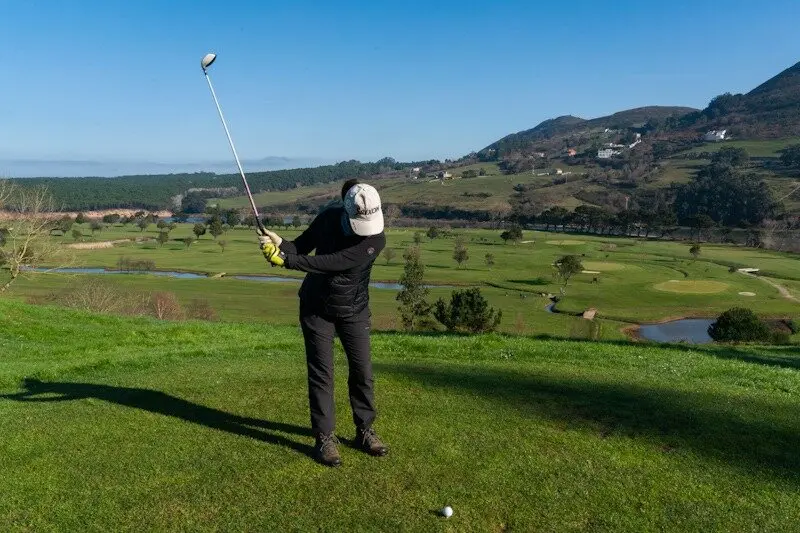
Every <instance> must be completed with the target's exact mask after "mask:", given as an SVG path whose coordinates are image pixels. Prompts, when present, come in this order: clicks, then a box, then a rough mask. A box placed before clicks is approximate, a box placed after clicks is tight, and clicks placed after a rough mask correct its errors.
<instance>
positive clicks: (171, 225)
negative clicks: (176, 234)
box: [167, 222, 178, 233]
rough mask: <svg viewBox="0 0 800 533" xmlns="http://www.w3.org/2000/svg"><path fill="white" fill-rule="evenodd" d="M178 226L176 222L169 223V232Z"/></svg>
mask: <svg viewBox="0 0 800 533" xmlns="http://www.w3.org/2000/svg"><path fill="white" fill-rule="evenodd" d="M177 227H178V224H176V223H175V222H170V223H169V224H167V233H169V232H170V231H172V230H174V229H175V228H177Z"/></svg>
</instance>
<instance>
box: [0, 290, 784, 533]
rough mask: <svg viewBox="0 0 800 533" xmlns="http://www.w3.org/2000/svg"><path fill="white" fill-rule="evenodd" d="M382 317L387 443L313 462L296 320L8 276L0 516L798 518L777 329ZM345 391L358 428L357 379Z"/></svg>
mask: <svg viewBox="0 0 800 533" xmlns="http://www.w3.org/2000/svg"><path fill="white" fill-rule="evenodd" d="M373 339H374V343H373V351H374V361H375V363H374V366H375V371H376V379H377V383H378V397H377V400H378V405H379V409H380V416H379V418H378V421H377V424H376V425H377V429H378V430H379V432H380V433H381V435H382V436H383V437H384V438H385V439H386V440H387V441H388V442H389V444H390V445H391V446H392V451H391V453H390V455H389V456H388V457H386V458H382V459H375V458H371V457H367V456H366V455H364V454H362V453H359V452H357V451H356V450H354V449H352V448H351V447H350V446H348V445H346V444H345V445H343V446H342V447H341V451H342V455H343V458H344V465H343V466H342V467H341V468H340V469H325V468H323V467H321V466H319V465H316V464H314V463H313V462H312V461H311V459H310V458H309V457H308V455H309V451H310V448H311V445H312V443H313V436H312V435H310V434H309V431H308V430H307V429H306V428H307V424H308V412H307V410H308V406H307V404H306V391H305V387H306V378H305V371H306V370H305V364H304V363H303V359H302V357H301V354H302V353H303V346H302V340H301V338H300V335H299V332H298V331H297V328H296V327H271V326H265V325H252V326H251V325H242V324H224V325H223V324H208V323H197V322H192V323H174V322H159V321H155V320H146V319H125V318H117V317H108V316H100V315H91V314H87V313H83V312H76V311H69V310H63V309H57V308H48V307H32V306H27V305H23V304H17V303H11V302H8V301H5V300H2V299H0V347H2V353H1V354H0V355H1V356H0V434H2V436H3V437H2V445H0V454H2V457H3V459H4V460H3V461H0V478H2V479H3V490H2V491H0V530H2V531H4V532H5V531H8V532H13V531H76V530H80V531H86V530H91V531H118V530H131V531H134V530H135V531H175V530H193V531H273V530H279V531H288V530H293V531H310V530H315V531H316V530H324V531H434V530H438V529H441V528H445V529H447V528H452V529H453V530H458V531H508V530H512V529H513V530H514V531H517V530H519V531H538V530H549V529H552V528H553V525H554V524H560V525H565V526H571V527H569V529H575V530H602V531H673V530H674V531H687V530H703V531H732V530H735V531H788V530H791V529H792V528H794V526H795V525H796V524H797V523H798V519H800V515H798V509H800V493H798V491H797V487H798V485H799V484H800V474H799V472H800V457H799V456H798V455H797V454H796V453H794V450H795V448H796V443H797V440H798V438H800V418H798V417H797V412H798V410H799V409H800V372H799V371H798V366H800V363H798V359H797V357H796V356H793V355H792V354H791V352H790V351H788V350H785V349H780V348H758V347H730V348H725V347H718V348H702V347H692V349H686V348H685V347H680V346H674V347H669V346H647V345H627V344H624V345H618V344H601V343H587V342H562V341H547V340H534V339H530V338H524V337H516V338H514V337H507V336H501V335H472V336H468V337H466V336H440V337H431V336H419V335H406V334H397V333H385V334H374V335H373ZM338 362H340V361H339V359H338V356H337V368H336V374H337V380H341V381H339V383H344V381H345V380H346V378H347V370H346V365H338ZM666 375H668V376H670V379H665V376H666ZM23 378H25V379H24V381H22V379H23ZM337 404H338V407H339V409H338V412H339V413H340V415H339V416H340V426H339V428H338V432H339V434H340V435H342V436H343V437H348V438H349V437H350V436H351V435H352V434H353V429H352V426H351V424H350V423H349V420H348V418H349V415H348V412H349V410H348V408H347V396H346V387H338V388H337ZM532 480H535V482H532ZM364 494H372V495H380V497H375V498H364ZM698 502H702V505H700V504H698ZM445 505H451V506H452V507H453V508H454V510H455V514H454V516H453V517H452V518H451V519H449V520H447V521H444V519H442V518H440V517H438V516H437V515H436V510H438V509H441V508H442V507H443V506H445ZM676 517H679V518H676ZM676 520H677V522H676Z"/></svg>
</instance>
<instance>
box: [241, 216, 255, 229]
mask: <svg viewBox="0 0 800 533" xmlns="http://www.w3.org/2000/svg"><path fill="white" fill-rule="evenodd" d="M242 224H244V225H245V226H247V227H248V228H254V227H255V226H256V217H255V215H247V216H246V217H244V221H243V222H242Z"/></svg>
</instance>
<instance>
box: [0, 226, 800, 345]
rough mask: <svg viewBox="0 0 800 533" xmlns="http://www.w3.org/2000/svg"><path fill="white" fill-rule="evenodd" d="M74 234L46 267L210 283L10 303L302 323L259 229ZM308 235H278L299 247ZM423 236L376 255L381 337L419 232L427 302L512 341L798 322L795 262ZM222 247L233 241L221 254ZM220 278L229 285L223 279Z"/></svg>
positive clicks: (81, 278) (717, 251) (574, 241)
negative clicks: (469, 297) (159, 305)
mask: <svg viewBox="0 0 800 533" xmlns="http://www.w3.org/2000/svg"><path fill="white" fill-rule="evenodd" d="M76 227H78V228H80V231H82V232H83V233H84V234H85V237H83V238H82V239H81V240H82V241H83V242H82V243H80V244H78V243H74V242H73V238H72V237H69V236H67V237H63V238H62V237H52V239H53V240H54V241H57V242H58V243H60V244H61V245H62V248H63V249H64V251H63V252H64V253H63V254H62V256H61V257H59V261H56V262H54V263H53V264H51V265H49V267H51V268H55V267H59V266H62V267H68V268H78V269H80V268H82V267H94V268H101V269H109V270H114V269H117V268H118V265H119V263H120V259H127V260H130V261H134V262H136V261H138V262H149V263H151V265H152V266H153V267H154V269H155V270H156V271H173V272H187V273H198V274H201V276H198V277H197V278H196V279H180V278H175V277H167V276H157V275H153V274H157V273H158V272H151V273H148V272H146V271H145V272H141V273H136V274H126V275H108V274H62V273H53V272H51V273H27V274H25V275H24V276H23V277H22V278H21V279H20V280H19V281H17V282H16V283H15V284H14V285H12V288H11V289H10V291H9V296H10V297H12V298H16V299H19V300H23V301H42V300H46V299H47V297H48V296H53V295H57V294H58V293H59V292H63V291H65V290H69V289H70V287H73V286H75V285H80V284H81V283H85V282H86V280H87V278H88V279H92V280H96V281H97V282H99V283H103V284H105V285H108V286H109V287H116V288H117V289H119V290H128V291H135V292H139V293H152V292H164V291H166V292H172V293H174V294H175V295H176V297H177V299H178V300H179V301H180V302H181V303H182V304H184V305H186V304H189V303H190V302H191V301H192V300H194V299H204V300H207V302H208V304H209V305H210V306H211V307H212V308H213V309H214V310H215V311H216V313H217V314H218V315H219V318H220V319H222V320H223V321H235V322H240V321H245V322H261V323H265V322H268V323H270V324H286V325H290V324H296V320H297V289H298V282H299V279H300V278H301V277H302V272H297V271H291V270H285V269H278V268H270V267H269V266H268V264H267V263H266V262H265V261H264V258H263V257H262V256H261V253H260V252H259V250H258V245H257V241H256V238H255V236H254V235H253V231H252V230H251V229H247V228H236V229H230V230H228V231H227V233H226V234H223V235H220V236H219V237H218V238H217V239H214V238H212V237H211V236H210V235H204V236H202V237H201V238H200V239H198V240H196V241H195V242H193V243H192V244H191V245H189V246H188V247H187V246H186V245H185V244H184V242H183V239H184V238H186V237H188V236H190V235H192V233H191V231H192V224H179V225H178V226H177V227H176V228H175V229H174V230H172V231H171V232H170V234H169V237H170V240H169V241H168V242H166V243H165V244H163V245H160V244H159V243H157V242H156V239H155V237H156V236H157V235H158V231H159V230H158V229H157V228H156V227H155V224H153V225H151V226H150V227H149V228H146V230H140V229H139V228H138V227H136V226H133V225H127V226H122V225H120V224H117V225H112V226H111V227H108V228H106V229H104V230H103V231H102V232H98V233H96V234H95V236H94V237H91V231H90V229H89V227H88V224H84V225H77V226H76ZM301 229H302V228H298V229H290V230H287V231H285V232H284V231H282V230H279V232H280V233H281V234H283V235H284V236H285V237H286V238H289V239H291V238H293V237H294V236H296V235H297V234H298V233H299V231H300V230H301ZM424 233H425V232H424V229H420V230H414V229H413V228H402V229H389V230H388V231H387V237H388V244H387V248H391V249H392V250H394V251H395V255H394V257H393V258H392V259H391V260H390V261H389V263H388V264H387V261H386V259H385V256H381V257H379V258H378V260H377V261H376V263H375V267H374V268H373V273H372V281H373V282H378V283H380V282H383V283H386V284H388V286H389V287H390V288H377V287H375V286H373V288H372V289H371V300H372V312H373V325H374V327H375V328H376V329H382V330H395V329H398V328H399V327H400V326H399V322H398V313H397V306H398V302H397V301H396V300H395V296H396V294H397V289H398V288H399V286H397V285H396V283H397V281H398V280H399V279H400V276H401V274H402V272H403V262H404V261H403V258H402V256H403V253H404V251H405V250H406V249H407V248H409V247H411V246H416V244H415V242H414V238H415V237H414V236H415V234H417V235H418V237H417V238H418V239H419V240H420V243H419V245H418V246H419V249H420V250H421V261H422V263H423V264H424V265H425V276H424V282H425V283H426V284H428V285H429V286H430V295H429V298H428V299H429V300H430V301H431V302H433V301H435V300H436V299H437V298H444V299H448V297H449V294H450V292H451V291H452V290H453V289H454V288H456V287H467V286H475V287H480V289H481V292H482V293H483V294H484V295H485V297H486V298H487V299H488V300H489V302H490V304H491V305H492V306H494V307H496V308H497V309H499V310H501V311H502V312H503V319H502V321H501V323H500V331H503V332H507V333H517V334H526V335H549V336H554V337H561V338H570V337H575V336H578V337H580V338H583V330H584V329H585V328H584V327H583V326H584V325H585V322H586V321H585V320H583V319H582V318H580V316H579V315H580V314H582V313H583V312H584V311H585V310H587V309H589V308H595V309H597V314H598V320H599V322H600V323H601V331H600V338H601V339H603V340H621V339H624V338H626V335H625V334H624V333H623V332H622V329H623V328H626V327H629V326H631V325H635V324H638V323H649V322H659V321H663V320H668V319H676V318H684V317H694V318H698V317H707V318H714V317H716V316H718V315H719V314H720V313H722V312H723V311H725V310H727V309H729V308H731V307H737V306H746V307H749V308H751V309H753V310H755V311H757V312H758V313H759V314H761V315H763V316H765V317H772V318H795V317H796V316H797V315H798V314H800V302H798V298H800V294H798V292H797V290H796V287H795V285H794V284H793V283H795V282H800V270H798V269H797V265H798V259H797V258H796V256H795V255H793V254H782V253H778V252H770V251H764V250H754V249H750V248H743V247H735V246H726V245H713V244H704V245H702V246H701V251H700V254H699V255H698V256H697V258H695V257H693V256H692V255H690V253H689V248H690V247H689V245H687V244H686V243H681V242H666V241H660V240H646V239H626V238H612V237H608V238H605V237H598V236H587V235H577V236H570V235H565V234H561V233H552V232H547V233H546V232H535V231H525V232H523V238H522V239H521V240H520V242H519V243H518V244H513V243H511V242H509V243H507V244H506V243H504V241H503V240H502V239H501V238H500V233H501V232H500V231H499V230H497V231H493V230H452V232H451V234H450V235H449V236H447V237H438V238H434V239H430V238H428V237H426V236H425V235H424ZM459 239H461V240H463V242H464V243H465V244H464V245H465V246H466V248H467V250H468V254H469V259H468V260H467V261H465V262H464V264H463V265H461V266H459V265H458V264H457V263H456V262H455V261H454V260H453V257H452V255H453V249H454V246H455V242H456V241H457V240H459ZM137 240H138V242H137ZM115 241H119V242H116V244H115V245H111V244H108V245H107V246H108V247H105V248H104V247H100V248H97V249H74V248H70V246H72V245H73V244H77V245H79V246H82V247H92V246H102V244H100V245H98V243H111V242H115ZM219 241H223V242H224V243H225V247H224V249H223V247H221V246H220V245H219ZM486 254H491V255H492V262H493V264H492V265H487V264H486ZM568 254H572V255H578V256H580V258H581V260H582V265H583V267H584V271H583V272H585V273H579V274H576V275H575V276H574V277H572V278H571V279H570V280H569V282H568V284H567V286H566V287H563V285H564V284H563V281H562V280H560V279H557V278H556V277H555V276H554V273H555V268H554V266H553V264H554V262H556V261H557V260H558V259H559V258H561V257H562V256H564V255H568ZM731 267H734V269H738V268H757V269H760V271H761V273H762V274H761V276H759V277H754V276H748V275H746V274H742V273H740V272H731V271H730V270H731ZM43 268H45V269H46V268H47V267H43ZM220 274H224V275H223V276H222V277H218V276H219V275H220ZM206 276H208V277H209V278H210V279H207V278H206ZM238 276H273V277H278V278H279V279H281V281H273V282H269V281H266V282H265V281H263V280H262V281H257V280H243V279H236V278H237V277H238ZM198 278H199V279H198ZM286 278H290V279H288V280H287V279H286ZM292 278H294V279H297V281H298V282H293V281H292ZM759 278H763V279H759ZM768 281H772V282H773V283H775V284H777V285H779V286H781V287H784V289H785V291H786V293H785V294H781V292H780V291H779V290H778V289H777V288H776V287H775V286H773V285H771V284H769V283H768ZM379 286H380V285H379ZM384 286H386V285H384ZM562 289H563V290H564V294H563V295H562V294H561V290H562ZM740 293H747V294H748V296H743V295H742V294H740ZM553 296H555V297H557V298H558V299H559V301H558V303H557V304H556V305H555V306H554V307H553V308H552V310H554V311H556V313H551V312H550V310H548V309H546V308H547V306H548V305H549V304H551V303H552V301H551V298H550V297H553Z"/></svg>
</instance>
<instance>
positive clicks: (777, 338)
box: [771, 331, 792, 345]
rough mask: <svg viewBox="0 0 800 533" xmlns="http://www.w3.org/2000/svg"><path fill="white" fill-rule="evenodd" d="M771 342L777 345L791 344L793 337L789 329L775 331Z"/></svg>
mask: <svg viewBox="0 0 800 533" xmlns="http://www.w3.org/2000/svg"><path fill="white" fill-rule="evenodd" d="M771 342H772V344H776V345H786V344H791V343H792V339H791V338H790V335H789V332H788V331H773V332H772V339H771Z"/></svg>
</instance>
